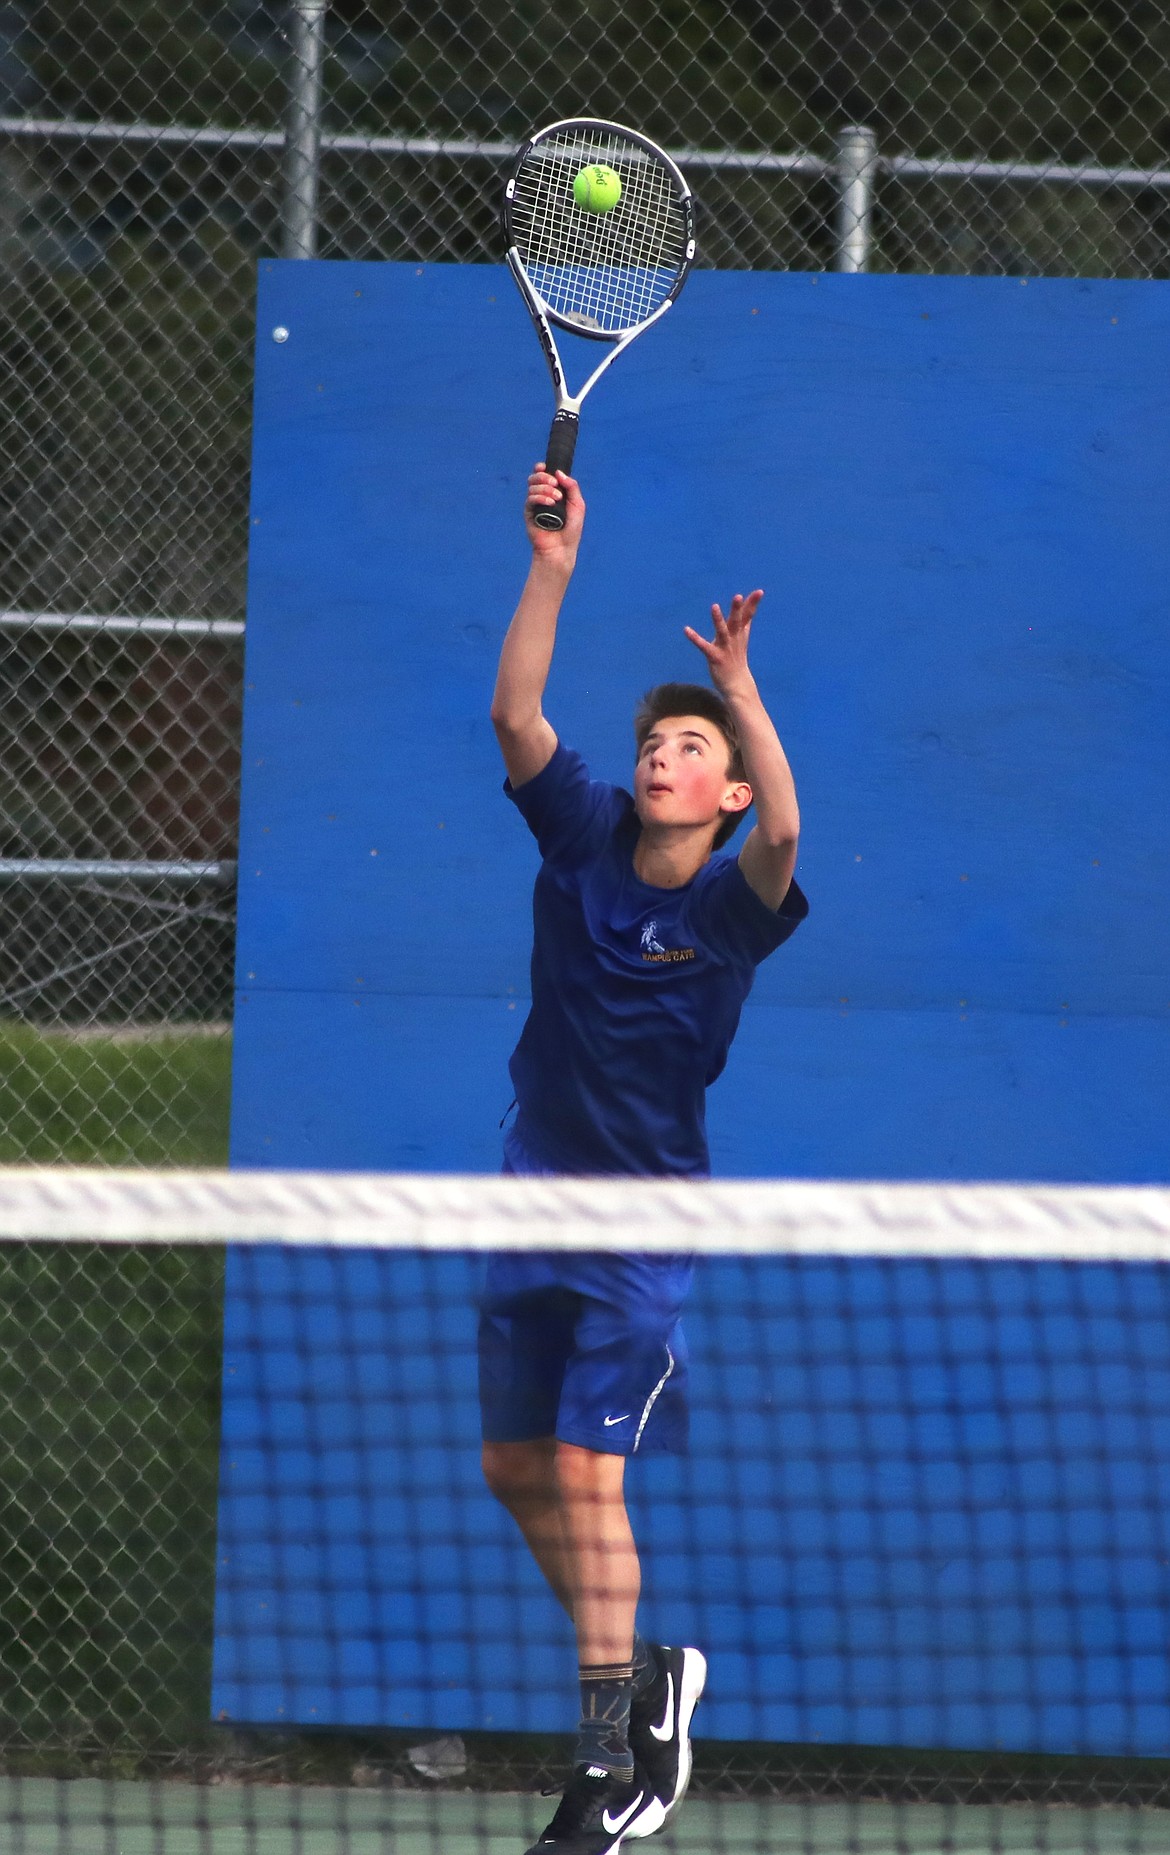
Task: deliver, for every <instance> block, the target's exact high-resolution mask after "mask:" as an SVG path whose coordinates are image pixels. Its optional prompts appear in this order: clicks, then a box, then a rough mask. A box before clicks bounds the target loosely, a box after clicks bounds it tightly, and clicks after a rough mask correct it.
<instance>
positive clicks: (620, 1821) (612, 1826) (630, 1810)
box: [601, 1791, 646, 1836]
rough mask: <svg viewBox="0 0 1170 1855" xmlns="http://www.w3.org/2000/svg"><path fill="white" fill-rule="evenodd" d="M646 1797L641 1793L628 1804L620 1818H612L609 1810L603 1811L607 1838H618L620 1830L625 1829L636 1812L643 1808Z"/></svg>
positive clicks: (602, 1818)
mask: <svg viewBox="0 0 1170 1855" xmlns="http://www.w3.org/2000/svg"><path fill="white" fill-rule="evenodd" d="M645 1795H646V1793H645V1791H639V1792H638V1795H637V1796H636V1797H635V1799H634V1801H633V1803H631V1804H627V1805H626V1808H625V1809H624V1810H623V1811H622V1813H621V1815H620V1816H611V1815H610V1813H609V1811H608V1810H603V1811H602V1813H601V1821H602V1825H603V1827H604V1829H605V1833H606V1835H607V1836H616V1835H617V1834H618V1832H619V1831H620V1830H623V1829H624V1828H625V1826H626V1824H627V1823H628V1822H629V1820H630V1818H631V1817H632V1816H633V1815H634V1814H635V1812H636V1811H638V1810H640V1809H641V1808H642V1799H643V1797H644V1796H645Z"/></svg>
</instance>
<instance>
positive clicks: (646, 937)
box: [642, 921, 695, 966]
mask: <svg viewBox="0 0 1170 1855" xmlns="http://www.w3.org/2000/svg"><path fill="white" fill-rule="evenodd" d="M694 957H695V949H694V948H693V947H664V946H663V944H662V942H661V941H660V940H659V938H658V923H657V921H647V923H646V925H645V927H644V928H643V929H642V958H643V959H644V960H645V961H647V963H648V964H649V965H652V966H677V965H678V964H679V963H680V961H682V960H693V959H694Z"/></svg>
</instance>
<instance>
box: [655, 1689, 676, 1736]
mask: <svg viewBox="0 0 1170 1855" xmlns="http://www.w3.org/2000/svg"><path fill="white" fill-rule="evenodd" d="M650 1731H651V1732H652V1733H653V1734H654V1737H655V1739H673V1738H674V1676H673V1675H672V1674H669V1673H668V1674H667V1677H666V1706H665V1708H664V1710H663V1714H662V1724H661V1726H655V1725H654V1724H653V1723H651V1727H650Z"/></svg>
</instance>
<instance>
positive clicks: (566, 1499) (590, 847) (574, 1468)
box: [480, 465, 808, 1855]
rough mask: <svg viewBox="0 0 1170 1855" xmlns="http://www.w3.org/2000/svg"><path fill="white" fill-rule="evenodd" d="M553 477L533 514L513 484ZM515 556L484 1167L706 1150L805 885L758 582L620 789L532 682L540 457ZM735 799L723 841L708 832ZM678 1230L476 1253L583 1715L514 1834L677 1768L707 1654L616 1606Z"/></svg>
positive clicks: (557, 1167) (576, 1852)
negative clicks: (644, 1247) (519, 582)
mask: <svg viewBox="0 0 1170 1855" xmlns="http://www.w3.org/2000/svg"><path fill="white" fill-rule="evenodd" d="M558 489H559V491H562V492H563V494H564V496H565V501H566V511H565V514H566V519H565V525H564V527H563V528H562V529H560V530H559V531H553V532H547V531H545V530H543V529H541V528H538V527H537V526H536V525H535V523H534V522H533V521H532V514H531V511H532V505H533V504H539V503H542V502H543V503H552V502H555V501H557V500H558ZM528 490H529V501H528V506H527V508H526V515H525V520H526V526H527V530H528V538H529V540H530V542H531V545H532V556H533V557H532V565H531V569H530V572H529V575H528V580H527V583H526V585H525V588H524V592H523V595H522V596H521V600H520V604H519V606H518V607H517V609H516V613H515V616H514V617H513V619H512V623H511V626H510V627H509V630H508V634H507V637H506V638H505V640H504V645H503V650H502V652H501V654H500V665H499V673H498V677H497V681H496V690H495V697H494V700H493V703H492V721H493V723H494V725H495V730H496V735H497V738H498V740H499V743H500V747H501V750H502V752H503V756H504V764H505V766H506V768H507V772H508V780H507V784H506V786H505V791H506V792H507V794H508V796H509V798H511V799H512V800H513V802H514V803H515V805H516V806H517V808H518V810H519V811H520V812H521V814H522V816H523V817H524V819H525V821H526V823H527V824H528V826H529V828H530V829H531V830H532V832H533V833H534V835H535V837H536V840H537V844H538V847H539V849H540V852H541V857H542V862H541V868H540V871H539V874H538V876H537V879H536V888H535V892H534V897H533V916H534V944H533V955H532V1009H531V1012H530V1014H529V1017H528V1020H527V1023H526V1024H525V1026H524V1030H523V1032H522V1034H521V1037H520V1041H519V1043H518V1045H517V1047H516V1050H515V1053H514V1055H513V1057H512V1062H511V1074H512V1081H513V1085H514V1087H515V1091H516V1100H517V1108H518V1112H517V1116H516V1119H515V1121H514V1123H513V1125H512V1126H511V1127H510V1129H509V1131H508V1134H507V1138H506V1144H505V1155H506V1157H505V1169H506V1170H508V1171H512V1172H517V1173H577V1174H589V1173H610V1174H614V1173H618V1174H622V1173H626V1174H636V1175H647V1174H649V1175H666V1176H675V1177H684V1178H702V1177H705V1176H706V1174H707V1172H708V1170H709V1167H708V1155H707V1142H706V1132H705V1125H704V1096H705V1090H706V1088H707V1085H708V1084H709V1083H711V1082H713V1081H714V1080H715V1078H716V1076H718V1075H719V1073H720V1071H721V1070H722V1068H723V1066H724V1063H725V1061H726V1058H727V1052H728V1048H729V1046H730V1043H731V1040H732V1037H733V1036H734V1034H735V1030H736V1026H737V1024H738V1021H739V1014H740V1009H741V1007H742V1005H743V1002H744V999H745V998H746V997H747V994H748V992H749V990H750V989H751V984H752V980H753V977H754V974H755V968H756V966H757V965H758V964H759V962H760V961H761V960H763V959H765V958H766V957H767V955H768V954H769V953H771V952H773V951H774V950H775V948H777V947H778V946H780V944H781V943H782V942H783V941H785V940H787V939H788V937H789V935H790V934H792V933H793V932H794V931H795V929H796V927H797V926H798V925H799V923H800V922H801V921H802V920H803V919H804V916H805V915H806V914H807V912H808V904H807V902H806V901H805V899H804V897H803V895H802V894H801V892H800V890H799V889H798V888H797V886H796V884H795V882H794V881H793V871H794V868H795V865H796V843H797V835H798V832H799V828H800V819H799V813H798V811H797V804H796V790H795V787H794V785H793V780H792V774H791V772H790V770H789V766H788V762H787V760H786V758H785V755H784V750H783V748H782V747H781V745H780V742H779V739H778V738H777V735H776V730H775V728H774V727H773V725H772V723H771V721H770V720H769V718H768V714H767V712H766V710H765V708H764V705H763V703H762V701H761V700H760V696H759V692H758V690H757V689H756V685H755V682H754V680H753V678H752V675H751V672H750V670H749V668H748V658H747V647H748V638H749V634H750V631H751V625H752V620H753V619H754V617H755V614H756V609H757V607H758V606H759V603H760V600H761V598H762V597H763V594H762V593H761V592H753V593H751V594H749V595H748V597H747V598H746V599H745V598H743V597H742V596H741V595H740V594H738V593H737V594H736V596H735V598H734V599H733V600H732V602H731V606H730V609H729V611H728V614H727V617H726V618H724V616H723V613H722V612H721V611H720V609H719V607H718V606H714V607H713V608H712V616H713V620H714V629H715V636H714V638H713V639H711V640H708V639H705V638H702V637H700V636H699V634H698V633H697V632H696V631H693V630H692V629H691V628H690V627H689V626H687V627H686V635H687V637H688V638H689V639H690V640H691V642H692V644H694V645H695V646H696V648H697V649H698V650H699V651H701V652H702V654H703V656H704V657H705V658H706V660H707V667H708V670H709V672H710V677H711V682H712V684H713V685H714V688H713V689H708V688H706V687H700V686H696V685H693V684H687V683H671V684H663V685H661V686H660V687H659V688H658V689H655V690H651V692H650V694H649V695H648V696H647V697H646V698H645V699H644V701H643V703H642V705H641V707H640V708H639V710H638V713H637V715H636V717H635V738H636V742H637V749H638V754H637V761H636V765H635V770H634V792H633V796H632V797H631V796H630V794H629V793H627V792H624V791H622V790H620V789H619V788H616V787H613V786H609V785H604V784H601V783H598V782H594V781H591V780H590V778H589V775H588V773H587V771H586V769H585V766H584V764H583V763H582V761H581V760H580V758H579V757H578V756H577V755H576V754H575V753H573V752H571V751H570V750H569V749H568V748H566V747H564V746H563V745H562V744H561V743H560V742H559V741H558V740H557V736H556V734H555V733H554V731H553V729H552V727H551V726H550V724H549V722H548V721H547V720H546V719H545V716H544V714H543V711H542V708H541V702H542V698H543V695H544V688H545V683H546V681H547V678H548V672H549V666H550V664H551V661H552V653H553V645H554V641H555V637H556V627H557V618H558V615H559V612H560V608H561V603H562V601H563V599H564V595H565V592H566V590H567V587H568V584H569V580H570V577H571V575H572V572H573V567H574V564H575V562H576V556H577V547H578V544H579V542H580V538H581V530H582V525H583V522H584V518H585V504H584V502H583V500H582V497H581V493H580V490H579V489H578V487H577V484H576V483H575V482H574V481H573V479H572V478H570V477H567V476H565V475H564V473H563V472H562V473H558V475H557V476H556V477H553V476H551V475H549V473H548V472H547V471H545V469H544V467H543V465H538V466H537V468H536V469H535V471H534V472H533V474H532V476H531V477H530V478H529V483H528ZM753 801H754V803H755V807H756V823H755V826H754V828H753V829H752V830H751V832H750V833H749V834H748V837H747V839H746V841H745V843H744V846H743V849H742V850H741V851H740V854H739V857H738V859H736V858H734V857H731V856H728V857H715V856H713V855H712V852H713V851H714V850H715V849H716V848H717V847H718V846H719V845H721V844H722V843H723V842H725V841H726V839H727V838H728V837H729V836H730V835H731V833H732V832H733V831H734V830H735V828H736V825H737V824H738V822H739V820H740V818H741V817H742V815H743V813H744V812H745V811H746V810H747V808H748V807H749V805H751V804H752V803H753ZM690 1276H691V1261H690V1259H689V1258H688V1257H685V1256H645V1255H637V1254H622V1255H573V1254H566V1255H561V1256H552V1255H547V1256H540V1255H516V1256H499V1257H493V1258H492V1260H491V1263H490V1265H489V1270H488V1279H487V1283H486V1287H485V1291H484V1299H483V1304H482V1309H481V1318H480V1395H481V1403H482V1407H483V1431H484V1450H483V1465H484V1474H485V1477H486V1479H487V1482H488V1485H489V1487H490V1488H491V1489H492V1491H493V1493H494V1494H495V1495H496V1496H497V1497H498V1498H499V1500H501V1501H502V1502H503V1503H504V1505H505V1506H506V1507H507V1508H508V1510H509V1512H510V1513H511V1514H512V1515H513V1516H514V1518H515V1519H516V1521H517V1523H518V1525H519V1527H520V1529H521V1532H522V1533H523V1535H524V1538H525V1540H526V1542H527V1544H528V1546H529V1548H530V1550H531V1552H532V1554H533V1556H534V1558H535V1560H536V1562H537V1564H538V1566H539V1567H540V1569H541V1571H542V1572H543V1573H544V1576H545V1577H546V1578H547V1580H548V1582H549V1584H550V1586H551V1587H552V1589H553V1591H554V1593H555V1594H556V1596H557V1597H558V1598H559V1599H560V1601H561V1603H562V1604H563V1605H564V1607H565V1609H566V1610H567V1611H568V1613H569V1616H570V1617H571V1618H572V1620H573V1624H574V1627H575V1630H576V1636H577V1651H578V1658H579V1664H580V1683H581V1723H580V1729H579V1733H578V1739H577V1746H576V1751H575V1754H574V1766H573V1775H572V1778H571V1779H570V1781H569V1784H568V1786H567V1788H566V1790H565V1793H564V1796H563V1798H562V1800H561V1803H560V1806H559V1808H558V1810H557V1812H556V1814H555V1816H554V1817H553V1819H552V1822H551V1823H550V1824H549V1826H548V1828H547V1829H546V1830H545V1832H544V1835H543V1836H542V1837H541V1838H540V1840H539V1841H538V1842H537V1843H536V1844H534V1846H533V1849H532V1850H531V1851H529V1855H544V1852H545V1851H549V1850H551V1851H553V1852H554V1855H613V1852H614V1851H616V1849H617V1848H618V1846H619V1844H620V1843H621V1842H622V1841H623V1840H624V1839H625V1838H626V1837H639V1836H648V1835H652V1834H653V1833H654V1831H655V1830H657V1829H660V1828H661V1827H662V1825H663V1823H664V1822H666V1820H667V1818H668V1817H669V1816H670V1815H671V1813H672V1811H673V1810H674V1809H675V1808H676V1807H677V1805H678V1803H679V1802H680V1801H681V1798H682V1795H683V1793H684V1791H685V1789H686V1786H687V1781H688V1779H689V1777H690V1769H691V1753H690V1738H689V1729H690V1720H691V1715H692V1713H693V1712H694V1708H695V1705H696V1703H697V1701H698V1699H699V1696H700V1694H701V1693H702V1690H703V1683H704V1679H705V1677H706V1663H705V1661H704V1659H703V1657H702V1655H700V1653H699V1651H698V1650H697V1649H677V1648H664V1647H660V1646H658V1645H656V1644H647V1643H645V1642H643V1641H642V1638H641V1637H640V1636H639V1635H638V1634H637V1631H636V1629H635V1612H636V1608H637V1602H638V1593H639V1587H640V1572H639V1566H638V1555H637V1550H636V1547H635V1545H634V1540H633V1536H632V1534H631V1531H630V1524H629V1520H628V1518H627V1515H626V1508H625V1501H624V1498H623V1493H622V1483H623V1475H624V1470H625V1464H626V1457H627V1456H629V1455H632V1454H633V1453H634V1452H635V1451H637V1450H643V1449H650V1448H659V1449H662V1448H666V1449H678V1448H680V1447H682V1446H683V1445H684V1443H685V1436H686V1352H685V1348H684V1344H683V1338H682V1330H681V1327H680V1324H679V1316H680V1311H681V1307H682V1303H683V1300H684V1298H685V1295H686V1292H687V1289H688V1287H689V1284H690Z"/></svg>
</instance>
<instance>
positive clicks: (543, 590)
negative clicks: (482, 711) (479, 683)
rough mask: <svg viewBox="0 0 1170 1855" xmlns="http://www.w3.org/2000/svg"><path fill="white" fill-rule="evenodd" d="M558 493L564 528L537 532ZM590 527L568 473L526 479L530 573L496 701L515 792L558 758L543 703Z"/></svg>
mask: <svg viewBox="0 0 1170 1855" xmlns="http://www.w3.org/2000/svg"><path fill="white" fill-rule="evenodd" d="M558 485H559V488H560V490H561V491H562V492H563V494H564V498H565V525H564V527H563V528H561V529H555V530H552V531H550V530H547V529H544V528H538V527H537V526H536V524H535V522H534V521H533V520H532V505H533V504H534V503H537V504H539V503H553V502H556V501H557V500H558V495H557V491H558ZM584 521H585V503H584V499H583V497H582V495H581V491H580V489H579V488H578V486H577V484H576V482H575V481H574V479H573V478H572V477H567V476H566V475H565V473H564V471H558V472H557V474H556V476H555V477H554V476H551V475H550V474H549V472H548V471H547V470H546V469H545V468H544V465H543V464H538V465H537V466H536V469H535V470H534V471H533V472H532V475H531V476H530V477H529V479H528V494H527V497H526V499H525V504H524V525H525V528H526V530H527V533H528V539H529V541H530V543H531V545H532V565H531V567H530V568H529V570H528V578H527V580H526V581H525V583H524V591H523V592H522V593H521V595H520V603H519V605H518V606H517V607H516V610H515V613H514V614H513V617H512V623H511V624H510V625H509V627H508V631H507V635H506V636H505V638H504V643H503V648H502V649H501V651H500V666H499V669H498V671H497V672H496V689H495V694H494V696H493V697H492V726H493V727H494V728H495V731H496V739H497V740H498V741H499V743H500V752H501V753H502V754H503V756H504V765H505V766H506V767H507V769H508V778H509V779H510V780H511V782H512V784H513V786H523V785H525V784H526V783H527V781H528V780H530V779H535V778H536V775H537V774H538V773H540V772H543V770H544V768H545V767H546V766H547V765H548V763H549V761H550V760H551V759H552V757H553V753H554V752H555V750H556V745H557V737H556V734H555V733H554V731H553V728H552V727H551V725H550V723H549V722H548V721H547V720H546V719H545V716H544V711H543V709H542V707H541V703H542V700H543V698H544V686H545V684H546V683H547V681H548V672H549V666H550V664H551V663H552V654H553V646H554V644H555V643H556V636H557V618H558V617H559V615H560V610H561V602H562V600H563V599H564V596H565V592H566V590H567V588H568V584H569V581H570V579H571V578H572V576H573V568H574V567H575V565H576V563H577V547H578V543H579V542H580V539H581V528H582V525H583V523H584Z"/></svg>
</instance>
